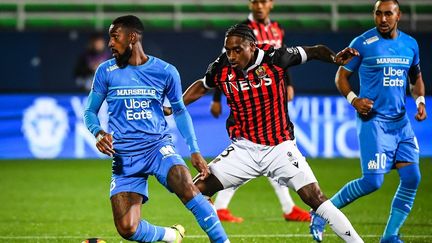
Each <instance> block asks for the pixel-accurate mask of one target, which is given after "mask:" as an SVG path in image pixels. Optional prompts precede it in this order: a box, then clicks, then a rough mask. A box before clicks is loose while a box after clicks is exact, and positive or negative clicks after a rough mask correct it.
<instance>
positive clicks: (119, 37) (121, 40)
mask: <svg viewBox="0 0 432 243" xmlns="http://www.w3.org/2000/svg"><path fill="white" fill-rule="evenodd" d="M109 36H110V40H109V43H108V47H109V48H110V49H111V52H112V54H113V57H114V58H115V59H116V63H117V66H118V67H119V68H123V67H125V66H126V65H127V64H128V62H129V58H130V57H131V55H132V44H131V37H130V34H129V32H128V31H127V30H126V29H125V28H123V27H122V26H119V25H111V26H110V29H109Z"/></svg>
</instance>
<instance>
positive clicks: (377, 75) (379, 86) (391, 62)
mask: <svg viewBox="0 0 432 243" xmlns="http://www.w3.org/2000/svg"><path fill="white" fill-rule="evenodd" d="M350 47H353V48H355V49H357V50H358V51H359V53H360V56H359V57H355V58H353V60H352V61H351V62H349V63H348V64H347V65H345V66H344V68H345V69H347V70H348V71H351V72H354V71H358V73H359V78H360V94H359V97H361V98H368V99H370V100H372V101H373V102H374V105H373V109H372V111H371V114H372V118H373V119H377V120H380V121H391V120H399V119H401V118H402V117H403V116H405V112H406V111H405V99H406V88H407V85H408V82H409V79H408V71H409V69H410V67H411V66H415V65H417V64H419V63H420V59H419V48H418V44H417V41H416V40H415V39H414V38H412V37H411V36H409V35H407V34H405V33H404V32H402V31H399V30H398V35H397V37H396V38H395V39H385V38H383V37H382V36H381V35H380V34H379V32H378V31H377V30H376V28H373V29H370V30H368V31H366V32H365V33H363V34H362V35H360V36H358V37H356V38H355V39H354V40H353V41H352V42H351V44H350Z"/></svg>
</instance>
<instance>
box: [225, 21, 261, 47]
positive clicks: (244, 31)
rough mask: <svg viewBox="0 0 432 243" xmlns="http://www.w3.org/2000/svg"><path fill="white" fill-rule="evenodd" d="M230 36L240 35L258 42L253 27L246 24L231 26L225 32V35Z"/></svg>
mask: <svg viewBox="0 0 432 243" xmlns="http://www.w3.org/2000/svg"><path fill="white" fill-rule="evenodd" d="M230 36H239V37H242V38H245V39H247V40H249V41H252V42H254V43H255V42H257V39H256V37H255V35H254V33H253V31H252V29H251V28H249V26H248V25H246V24H236V25H233V26H231V27H230V28H229V29H228V30H227V32H226V33H225V37H230Z"/></svg>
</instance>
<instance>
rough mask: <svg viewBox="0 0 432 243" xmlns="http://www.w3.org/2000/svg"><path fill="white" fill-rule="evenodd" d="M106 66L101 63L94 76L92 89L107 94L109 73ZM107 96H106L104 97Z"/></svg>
mask: <svg viewBox="0 0 432 243" xmlns="http://www.w3.org/2000/svg"><path fill="white" fill-rule="evenodd" d="M107 72H108V71H107V69H106V66H105V65H103V64H101V65H99V67H98V68H97V69H96V73H95V75H94V77H93V85H92V88H91V89H92V91H93V92H96V93H98V94H102V95H104V96H106V94H107V93H108V79H107V77H108V73H107ZM104 98H105V97H104Z"/></svg>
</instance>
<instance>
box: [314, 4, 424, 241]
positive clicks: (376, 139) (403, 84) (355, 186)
mask: <svg viewBox="0 0 432 243" xmlns="http://www.w3.org/2000/svg"><path fill="white" fill-rule="evenodd" d="M400 16H401V13H400V11H399V3H398V1H396V0H379V1H376V3H375V8H374V19H375V24H376V27H375V28H373V29H371V30H368V31H366V32H365V33H363V34H362V35H360V36H358V37H357V38H355V39H354V40H353V41H352V42H351V45H350V46H351V47H353V48H355V49H357V50H358V51H359V53H360V56H358V57H354V58H353V59H352V61H351V62H350V63H348V64H347V65H345V66H344V67H340V68H339V70H338V72H337V74H336V86H337V88H338V89H339V91H340V93H341V94H342V95H344V96H345V97H346V98H347V100H348V102H349V103H350V104H351V105H352V106H353V107H354V108H355V109H356V111H357V114H358V116H357V134H358V139H359V145H360V161H361V170H362V174H363V176H362V177H361V178H359V179H356V180H353V181H350V182H348V183H347V184H346V185H345V186H344V187H343V188H342V189H341V190H340V191H339V192H337V193H336V195H334V196H333V197H332V198H331V201H332V202H333V204H334V205H335V206H336V207H337V208H342V207H345V206H346V205H348V204H350V203H351V202H353V201H355V200H356V199H358V198H360V197H362V196H365V195H367V194H369V193H372V192H374V191H376V190H378V189H379V188H380V187H381V185H382V184H383V182H384V174H386V173H388V172H390V170H391V169H397V171H398V173H399V177H400V183H399V187H398V189H397V190H396V193H395V195H394V198H393V202H392V205H391V210H390V216H389V218H388V221H387V226H386V228H385V230H384V234H383V236H382V238H381V242H386V243H387V242H403V241H402V240H401V239H400V237H399V230H400V228H401V227H402V225H403V223H404V222H405V220H406V218H407V217H408V214H409V213H410V211H411V208H412V207H413V204H414V198H415V195H416V191H417V187H418V185H419V182H420V169H419V151H420V150H419V146H418V143H417V139H416V137H415V135H414V132H413V130H412V128H411V124H410V122H409V119H408V116H407V114H406V110H405V98H406V88H407V86H408V85H410V87H411V89H410V90H411V94H412V95H413V97H414V99H416V104H417V114H416V116H415V118H416V119H417V120H418V121H422V120H424V119H426V109H425V98H424V93H425V90H424V82H423V79H422V75H421V72H420V59H419V47H418V45H417V42H416V40H415V39H414V38H412V37H411V36H409V35H407V34H405V33H404V32H402V31H400V30H398V28H397V23H398V21H399V19H400ZM354 71H358V73H359V78H360V94H359V97H357V95H356V94H355V93H354V92H353V91H352V90H351V87H350V84H349V81H348V79H349V77H350V76H351V74H352V73H353V72H354ZM324 225H325V222H324V221H323V220H321V219H320V217H317V216H314V215H313V216H312V223H311V233H312V234H313V237H314V239H315V240H317V241H322V237H321V238H319V237H316V236H320V235H321V234H322V231H323V226H324Z"/></svg>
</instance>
